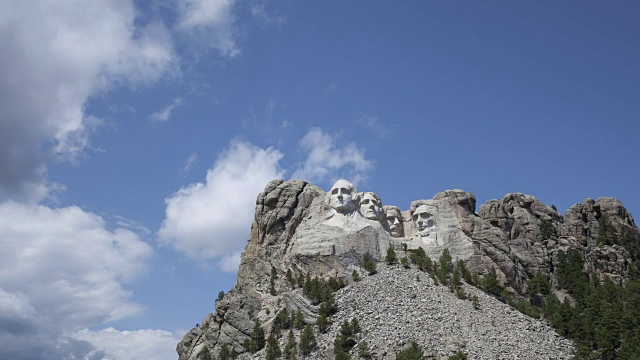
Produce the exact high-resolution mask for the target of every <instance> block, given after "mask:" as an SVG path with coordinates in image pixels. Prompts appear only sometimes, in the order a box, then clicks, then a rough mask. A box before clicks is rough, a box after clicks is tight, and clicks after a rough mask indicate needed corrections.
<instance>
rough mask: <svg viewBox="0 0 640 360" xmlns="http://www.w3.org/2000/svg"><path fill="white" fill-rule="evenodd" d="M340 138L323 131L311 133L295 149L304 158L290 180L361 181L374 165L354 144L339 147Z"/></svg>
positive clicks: (317, 130) (311, 130)
mask: <svg viewBox="0 0 640 360" xmlns="http://www.w3.org/2000/svg"><path fill="white" fill-rule="evenodd" d="M339 140H340V139H339V138H337V137H335V136H331V135H329V134H327V133H325V132H324V131H322V129H319V128H313V129H310V130H309V131H308V132H307V134H306V135H305V136H304V137H303V138H302V139H301V140H300V141H299V143H298V145H299V147H300V148H301V149H302V151H304V152H305V153H306V154H307V157H306V159H305V161H304V163H302V164H300V165H299V166H298V168H297V170H296V171H295V172H294V173H293V175H292V176H291V178H292V179H304V180H306V181H309V182H311V183H314V182H320V181H324V180H328V179H337V178H346V179H349V180H350V181H352V182H354V183H358V182H360V181H361V180H362V179H364V178H365V177H366V175H367V173H368V172H369V171H370V170H371V168H372V167H373V163H372V161H370V160H367V159H366V158H365V156H364V150H362V149H359V148H358V147H357V146H356V144H354V143H347V144H344V145H343V146H340V145H338V144H337V143H338V142H339Z"/></svg>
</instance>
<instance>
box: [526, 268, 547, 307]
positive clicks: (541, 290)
mask: <svg viewBox="0 0 640 360" xmlns="http://www.w3.org/2000/svg"><path fill="white" fill-rule="evenodd" d="M550 291H551V284H550V283H549V280H548V279H547V277H546V276H545V275H544V274H542V272H540V271H538V272H536V274H535V275H534V276H533V277H532V278H531V279H529V281H528V282H527V295H528V296H529V301H530V302H531V303H532V304H533V305H535V306H537V307H542V302H543V301H544V298H545V297H546V296H547V295H549V292H550Z"/></svg>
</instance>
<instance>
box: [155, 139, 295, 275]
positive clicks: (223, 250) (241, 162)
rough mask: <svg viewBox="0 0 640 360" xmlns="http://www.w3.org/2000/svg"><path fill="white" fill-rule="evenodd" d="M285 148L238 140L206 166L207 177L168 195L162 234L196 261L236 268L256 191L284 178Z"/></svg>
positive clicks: (166, 241)
mask: <svg viewBox="0 0 640 360" xmlns="http://www.w3.org/2000/svg"><path fill="white" fill-rule="evenodd" d="M282 156H283V154H282V153H280V152H279V151H277V150H275V149H273V148H267V149H262V148H260V147H257V146H254V145H252V144H250V143H248V142H246V141H242V140H234V141H232V143H231V145H230V147H229V149H227V150H226V151H225V152H224V153H222V154H221V155H220V157H219V158H218V159H217V161H216V162H215V164H214V165H213V168H211V169H210V170H209V171H207V175H206V179H205V182H203V183H200V182H199V183H195V184H190V185H188V186H185V187H183V188H181V189H180V190H179V191H178V192H176V193H175V194H173V195H172V196H170V197H168V198H167V199H166V200H165V203H166V205H167V206H166V210H165V219H164V221H163V223H162V226H161V228H160V230H159V231H158V240H159V241H160V242H161V243H163V244H166V245H170V246H172V247H173V248H174V249H176V250H178V251H180V252H182V253H184V254H185V255H186V256H187V257H189V258H191V259H194V260H197V261H201V262H204V261H208V260H211V259H218V261H219V266H220V267H221V268H222V269H223V270H228V271H235V270H237V266H234V265H236V264H237V263H238V259H239V254H240V251H242V249H243V247H244V245H245V243H246V241H247V238H248V235H249V231H250V228H251V221H252V219H253V212H254V210H255V201H256V197H257V195H258V194H259V193H260V192H261V191H262V190H263V189H264V187H265V185H266V184H267V182H269V181H270V180H273V179H276V178H282V177H283V176H284V171H283V170H282V169H280V167H279V166H278V162H279V161H280V159H281V158H282Z"/></svg>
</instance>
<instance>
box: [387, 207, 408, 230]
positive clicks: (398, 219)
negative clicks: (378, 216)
mask: <svg viewBox="0 0 640 360" xmlns="http://www.w3.org/2000/svg"><path fill="white" fill-rule="evenodd" d="M385 209H386V207H385ZM385 216H386V218H387V224H388V225H389V234H391V236H393V237H403V236H404V226H403V225H402V214H400V210H399V209H398V208H396V207H392V208H388V209H387V211H386V214H385Z"/></svg>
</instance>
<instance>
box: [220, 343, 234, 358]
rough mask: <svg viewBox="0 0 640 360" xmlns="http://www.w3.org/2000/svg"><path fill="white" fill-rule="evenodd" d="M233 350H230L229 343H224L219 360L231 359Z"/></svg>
mask: <svg viewBox="0 0 640 360" xmlns="http://www.w3.org/2000/svg"><path fill="white" fill-rule="evenodd" d="M231 359H232V357H231V351H229V345H228V344H222V346H221V347H220V352H219V353H218V360H231Z"/></svg>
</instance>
